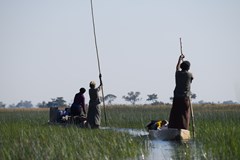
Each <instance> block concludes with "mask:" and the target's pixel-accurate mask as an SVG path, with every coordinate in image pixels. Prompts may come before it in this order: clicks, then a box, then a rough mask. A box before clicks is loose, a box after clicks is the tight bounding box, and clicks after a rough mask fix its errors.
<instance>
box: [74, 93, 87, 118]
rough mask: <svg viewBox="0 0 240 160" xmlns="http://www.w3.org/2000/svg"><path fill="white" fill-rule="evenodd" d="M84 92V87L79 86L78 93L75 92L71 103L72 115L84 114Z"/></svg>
mask: <svg viewBox="0 0 240 160" xmlns="http://www.w3.org/2000/svg"><path fill="white" fill-rule="evenodd" d="M85 92H86V89H85V88H80V90H79V93H77V94H75V97H74V100H73V104H72V106H71V115H72V116H81V115H86V109H85V97H84V93H85Z"/></svg>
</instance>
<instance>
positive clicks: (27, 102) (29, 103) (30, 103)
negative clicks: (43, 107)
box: [16, 101, 33, 108]
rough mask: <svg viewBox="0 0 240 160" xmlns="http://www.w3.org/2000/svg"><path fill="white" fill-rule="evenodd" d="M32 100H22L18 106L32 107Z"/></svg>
mask: <svg viewBox="0 0 240 160" xmlns="http://www.w3.org/2000/svg"><path fill="white" fill-rule="evenodd" d="M32 107H33V105H32V102H31V101H20V102H18V104H17V105H16V108H32Z"/></svg>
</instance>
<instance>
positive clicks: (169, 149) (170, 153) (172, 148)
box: [103, 128, 205, 160]
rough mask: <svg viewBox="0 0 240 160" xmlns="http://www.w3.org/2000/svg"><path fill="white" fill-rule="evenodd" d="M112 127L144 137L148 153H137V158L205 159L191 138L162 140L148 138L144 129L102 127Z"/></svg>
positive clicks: (148, 159)
mask: <svg viewBox="0 0 240 160" xmlns="http://www.w3.org/2000/svg"><path fill="white" fill-rule="evenodd" d="M103 129H112V130H115V131H118V132H127V133H129V134H131V135H133V136H142V137H144V138H145V139H146V141H145V146H146V147H147V149H148V155H144V154H142V155H139V156H138V159H139V160H171V159H172V160H175V159H205V158H204V156H199V155H200V154H199V153H200V147H197V145H196V143H195V142H194V141H193V140H189V141H185V142H183V141H163V140H157V139H149V137H148V132H147V131H145V130H137V129H128V128H103Z"/></svg>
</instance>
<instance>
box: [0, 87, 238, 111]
mask: <svg viewBox="0 0 240 160" xmlns="http://www.w3.org/2000/svg"><path fill="white" fill-rule="evenodd" d="M140 95H141V93H140V92H134V91H130V92H128V93H127V95H125V96H122V99H124V100H125V101H126V102H129V103H130V104H132V105H135V104H136V103H137V102H138V101H140V100H142V98H140ZM196 97H197V95H196V94H195V93H193V94H192V95H191V99H196ZM116 98H117V96H115V95H114V94H107V95H106V96H105V97H104V100H105V101H106V102H107V104H108V105H112V102H113V101H114V100H115V99H116ZM170 100H171V101H172V100H173V97H170ZM146 101H147V102H150V104H151V105H163V104H165V103H164V102H162V101H159V100H158V95H157V94H155V93H153V94H148V95H147V99H146ZM218 103H220V102H218ZM198 104H216V103H214V102H205V101H203V100H200V101H199V102H198ZM221 104H238V103H237V102H233V101H231V100H228V101H223V102H222V103H221ZM67 106H68V105H67V104H66V101H65V100H64V99H63V97H57V98H52V99H51V101H49V102H45V101H42V102H41V103H38V104H37V107H39V108H50V107H67ZM31 107H33V105H32V102H31V101H22V100H21V101H20V102H19V103H17V104H16V105H15V104H10V105H9V106H8V108H31ZM0 108H7V106H6V104H4V103H3V102H0Z"/></svg>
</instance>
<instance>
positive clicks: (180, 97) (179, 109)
mask: <svg viewBox="0 0 240 160" xmlns="http://www.w3.org/2000/svg"><path fill="white" fill-rule="evenodd" d="M180 45H181V55H180V56H179V58H178V62H177V66H176V72H175V83H176V86H175V89H174V98H173V104H172V109H171V112H170V117H169V125H168V128H176V129H187V130H189V124H190V114H191V99H190V97H191V83H192V80H193V75H192V73H190V72H189V69H190V62H189V61H184V60H183V59H184V58H185V56H184V55H183V53H182V44H181V39H180Z"/></svg>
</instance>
